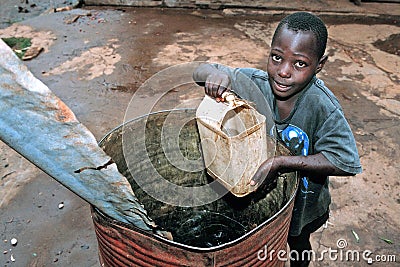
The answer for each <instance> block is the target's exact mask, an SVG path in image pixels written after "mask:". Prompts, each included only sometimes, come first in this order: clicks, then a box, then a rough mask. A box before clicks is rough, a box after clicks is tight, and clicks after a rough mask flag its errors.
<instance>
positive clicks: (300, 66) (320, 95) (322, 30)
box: [193, 12, 361, 266]
mask: <svg viewBox="0 0 400 267" xmlns="http://www.w3.org/2000/svg"><path fill="white" fill-rule="evenodd" d="M327 35H328V34H327V29H326V27H325V25H324V23H323V22H322V21H321V20H320V19H319V18H318V17H317V16H315V15H313V14H310V13H307V12H297V13H294V14H291V15H289V16H287V17H286V18H284V19H283V20H282V21H281V22H280V23H279V25H278V27H277V29H276V30H275V33H274V36H273V39H272V43H271V51H270V55H269V58H268V65H267V72H264V71H262V70H258V69H252V68H239V69H232V68H229V67H226V66H222V65H218V64H202V65H200V66H199V67H198V68H197V69H196V70H195V71H194V73H193V78H194V80H195V81H196V82H197V83H198V84H199V85H201V86H204V88H205V92H206V94H208V95H210V96H212V97H215V98H216V99H217V101H221V100H222V99H221V95H222V93H223V92H225V91H227V90H231V91H233V92H234V93H236V94H237V95H239V96H242V97H243V96H246V98H247V99H248V100H250V101H253V102H255V103H256V108H257V109H258V110H259V111H260V112H261V113H264V114H265V111H264V112H263V111H262V110H260V107H261V106H263V105H262V104H257V103H261V102H262V101H261V100H260V99H261V98H260V97H256V96H254V95H256V93H255V92H251V93H249V92H248V91H251V90H249V86H248V83H247V84H246V83H243V79H241V78H240V76H241V75H245V76H246V77H248V79H250V80H251V81H252V83H253V84H255V86H256V87H257V89H258V91H261V92H262V95H263V98H264V102H265V101H266V103H267V107H268V108H269V109H270V110H271V112H272V117H273V120H274V124H273V125H274V126H273V128H272V129H271V131H270V132H271V134H272V135H274V136H275V137H277V138H279V139H280V140H282V141H283V142H284V143H285V144H286V145H287V146H288V147H289V148H290V149H291V150H292V151H293V152H295V154H296V155H295V156H277V157H274V158H271V159H268V160H267V161H265V162H264V163H263V164H262V165H261V166H260V168H259V169H258V171H257V172H256V174H255V176H254V177H253V180H252V181H251V185H254V186H255V185H258V184H262V185H266V184H268V183H269V182H271V180H272V179H274V177H276V176H277V174H278V173H284V172H290V171H298V172H299V173H300V175H301V176H300V177H302V179H301V182H300V186H299V190H298V192H297V195H296V199H295V206H294V209H293V215H292V221H291V224H290V231H289V237H288V244H289V247H290V249H291V251H296V252H297V253H293V252H291V255H292V256H293V255H294V256H297V255H298V256H299V257H298V258H297V257H295V258H297V259H294V260H291V266H308V264H309V262H310V259H309V258H307V257H302V255H308V254H307V253H304V254H303V251H304V252H306V251H310V250H311V244H310V241H309V239H310V234H311V233H313V232H315V231H316V230H317V229H318V228H319V227H320V226H322V225H323V224H324V223H325V222H326V220H327V219H328V217H329V204H330V202H331V199H330V194H329V187H328V185H329V178H328V176H330V175H335V176H350V175H355V174H357V173H360V172H361V165H360V160H359V156H358V152H357V148H356V144H355V140H354V136H353V134H352V132H351V129H350V127H349V125H348V123H347V121H346V119H345V117H344V114H343V111H342V109H341V107H340V104H339V102H338V100H337V99H336V97H335V96H334V95H333V93H332V92H331V91H330V90H329V89H328V88H326V87H325V85H324V83H323V82H322V81H321V80H319V79H318V78H316V74H317V73H319V72H320V71H321V69H322V68H323V66H324V64H325V63H326V61H327V58H328V57H327V56H326V55H324V53H325V48H326V43H327ZM253 91H254V90H253ZM222 101H223V100H222ZM264 107H265V104H264Z"/></svg>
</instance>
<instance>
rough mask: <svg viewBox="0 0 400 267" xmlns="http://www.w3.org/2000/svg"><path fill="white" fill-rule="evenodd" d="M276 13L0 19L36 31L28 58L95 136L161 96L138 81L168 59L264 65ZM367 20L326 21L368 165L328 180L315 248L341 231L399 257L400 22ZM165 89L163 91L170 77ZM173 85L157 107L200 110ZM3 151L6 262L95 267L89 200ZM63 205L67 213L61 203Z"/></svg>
mask: <svg viewBox="0 0 400 267" xmlns="http://www.w3.org/2000/svg"><path fill="white" fill-rule="evenodd" d="M2 7H3V6H2ZM281 16H282V13H280V15H263V16H256V15H253V16H230V15H227V13H226V12H224V11H207V10H168V9H137V8H114V9H107V8H81V9H73V10H71V11H66V12H57V13H51V14H47V15H45V17H43V16H39V17H33V18H30V19H29V20H25V21H23V22H21V23H13V24H12V25H6V26H2V29H0V37H9V36H23V37H29V38H33V43H34V44H35V45H36V46H39V47H43V52H42V53H41V54H39V55H38V57H36V58H34V59H32V60H30V61H26V62H25V63H26V65H27V66H28V67H29V68H30V70H31V71H32V72H33V73H34V75H35V76H36V77H38V78H39V79H40V80H42V81H43V82H44V83H45V84H46V85H47V86H48V87H49V88H50V89H51V90H52V91H53V92H55V94H56V95H57V96H59V97H60V98H61V99H62V100H63V101H64V102H65V103H66V104H67V105H68V106H69V107H70V108H71V109H72V110H73V111H74V113H75V114H76V116H77V118H78V119H79V120H80V121H81V122H82V123H84V124H85V125H86V126H87V127H88V128H89V129H90V130H91V131H92V132H93V134H94V135H95V136H96V138H97V139H98V140H100V138H101V137H102V136H104V135H105V134H106V133H107V132H108V131H110V130H111V129H113V128H114V127H116V126H118V125H119V124H121V123H122V122H123V120H124V116H125V111H126V110H127V107H128V106H129V103H130V100H131V98H132V97H135V96H136V97H137V94H139V93H140V99H141V104H140V105H138V106H136V107H135V110H136V111H137V112H138V114H139V113H140V112H141V111H142V110H146V108H147V106H148V105H150V104H151V105H152V104H153V103H154V101H155V100H154V97H153V96H154V95H155V93H156V91H157V89H154V90H148V91H146V92H143V91H141V92H139V91H140V90H139V91H138V89H139V87H140V86H141V85H142V83H143V82H145V81H146V80H147V79H148V78H150V77H151V76H152V75H154V74H155V73H157V72H159V71H161V70H164V69H165V68H167V67H171V66H174V65H176V64H181V63H187V62H191V61H204V60H206V61H214V62H220V63H224V64H228V65H231V66H242V67H243V66H245V67H257V68H263V69H265V66H266V56H267V51H268V48H269V43H270V40H271V37H272V33H273V30H274V28H275V26H276V25H277V21H278V19H279V18H280V17H281ZM366 20H367V21H364V22H363V23H362V24H361V23H359V22H357V21H356V22H354V21H352V20H351V19H349V18H348V17H343V18H342V17H341V16H339V15H338V16H337V17H335V18H332V17H327V18H326V21H327V24H328V27H329V28H328V31H329V34H330V38H329V44H328V52H329V55H330V58H329V62H328V63H327V64H326V67H325V69H324V70H323V71H322V73H321V74H320V78H322V79H323V80H324V81H325V82H326V84H327V85H328V87H329V88H330V89H331V90H332V91H333V92H334V93H335V94H336V96H337V97H338V98H339V100H340V101H341V104H342V106H343V109H344V111H345V114H346V116H347V118H348V121H349V123H350V125H351V127H352V129H353V131H354V134H355V137H356V140H357V145H358V149H359V153H360V156H361V162H362V165H363V168H364V171H363V173H362V174H360V175H357V176H355V177H332V179H331V192H332V198H333V203H332V205H331V218H330V219H329V223H328V224H327V225H326V227H323V228H321V229H320V230H319V231H318V232H317V233H316V234H314V235H313V237H312V241H313V247H314V248H315V250H316V252H317V253H322V251H324V250H327V249H329V248H331V249H337V242H338V240H340V239H343V240H345V241H346V244H347V246H346V248H345V249H348V250H357V251H360V252H362V251H365V250H370V251H372V252H373V255H397V264H398V262H399V261H400V234H399V229H400V212H399V211H400V194H399V192H400V182H399V175H398V172H399V166H400V160H399V158H400V152H399V151H400V145H399V144H400V137H399V132H400V123H399V116H400V102H399V101H400V94H399V92H400V82H399V81H400V73H399V71H398V70H399V64H400V59H399V47H398V44H399V34H400V25H399V20H389V21H386V22H385V20H381V21H379V22H376V21H375V20H372V22H371V23H368V17H367V18H366ZM178 74H179V73H177V76H178ZM172 76H173V75H170V76H168V78H172ZM159 86H160V88H161V87H164V86H165V87H168V86H169V85H168V79H166V81H165V84H164V83H161V84H160V85H159ZM189 87H190V88H194V87H195V86H193V85H190V86H189ZM171 89H173V90H171V91H169V93H168V94H166V96H165V98H163V99H162V101H161V102H162V103H161V104H160V103H159V104H158V105H155V108H157V109H164V108H173V107H176V106H181V105H187V106H194V107H195V106H196V105H197V104H198V99H199V97H201V96H202V91H201V89H198V90H195V91H194V92H193V91H191V93H187V92H186V91H185V93H180V91H179V88H178V87H177V88H171ZM0 151H1V154H0V155H1V156H0V179H1V181H0V214H1V217H0V253H1V254H0V264H1V265H2V266H98V265H99V262H98V254H97V253H98V252H97V241H96V236H95V233H94V229H93V226H92V222H91V218H90V209H89V206H88V204H87V203H85V202H84V201H82V200H81V199H79V198H78V197H77V196H75V195H73V194H72V193H71V192H69V191H68V190H67V189H65V188H64V187H63V186H62V185H60V184H58V183H57V182H55V181H54V180H52V179H51V178H50V177H48V176H47V175H46V174H44V173H43V172H42V171H41V170H38V169H37V168H36V167H35V166H33V165H32V164H30V163H29V162H27V161H26V160H25V159H24V158H22V157H21V156H20V155H18V154H16V153H15V152H14V151H13V150H11V149H10V148H9V147H8V146H7V145H5V144H3V143H0ZM60 203H63V204H64V208H63V209H59V208H58V205H59V204H60ZM352 230H353V231H354V232H355V233H357V235H358V237H359V240H358V241H357V240H356V238H355V235H354V234H353V232H352ZM12 238H17V239H18V243H17V245H16V246H12V245H11V244H10V240H11V239H12ZM382 239H390V240H391V241H393V244H389V243H390V242H389V243H388V242H385V241H384V240H382ZM319 255H320V254H319ZM12 259H13V260H14V261H12ZM361 261H363V260H362V259H361ZM313 265H314V266H327V265H329V266H363V265H365V262H364V263H361V262H354V261H340V260H330V259H329V258H328V257H326V258H325V260H324V261H315V262H314V263H313ZM374 265H376V266H395V265H396V264H394V263H375V264H374Z"/></svg>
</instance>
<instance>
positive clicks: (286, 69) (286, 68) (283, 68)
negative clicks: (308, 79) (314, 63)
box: [278, 63, 291, 78]
mask: <svg viewBox="0 0 400 267" xmlns="http://www.w3.org/2000/svg"><path fill="white" fill-rule="evenodd" d="M278 75H279V76H280V77H282V78H290V76H291V71H290V64H288V63H286V64H285V63H284V64H281V65H280V67H279V69H278Z"/></svg>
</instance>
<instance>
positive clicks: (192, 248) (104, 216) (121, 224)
mask: <svg viewBox="0 0 400 267" xmlns="http://www.w3.org/2000/svg"><path fill="white" fill-rule="evenodd" d="M195 110H196V109H195V108H178V109H168V110H160V111H156V112H151V113H148V114H144V115H141V116H139V117H136V118H134V119H130V120H128V121H126V122H124V123H122V124H120V125H119V126H117V127H115V128H113V129H112V130H110V131H109V132H108V133H107V134H106V135H105V136H104V137H103V138H101V140H100V141H99V142H98V144H99V146H101V145H102V144H103V143H104V141H105V140H106V139H107V138H108V137H109V136H110V135H111V134H112V133H113V132H114V131H116V130H118V129H120V128H122V127H124V126H125V125H127V124H129V123H132V122H134V121H139V120H141V119H143V118H145V117H149V116H151V115H157V114H160V113H170V112H172V111H185V112H188V111H195ZM194 119H195V118H194ZM277 141H278V142H280V143H282V142H281V141H280V140H277ZM282 144H283V143H282ZM285 148H287V147H286V146H285ZM287 149H288V148H287ZM288 150H289V149H288ZM289 153H290V154H293V153H292V151H290V150H289ZM293 173H295V179H296V185H295V189H294V191H293V193H292V195H291V196H290V198H289V200H288V201H287V202H286V203H285V205H284V206H283V207H282V208H281V209H279V211H278V212H276V213H275V214H274V215H273V216H272V217H270V218H268V219H267V220H266V221H264V222H262V223H261V224H260V225H258V226H257V227H255V228H254V229H252V230H250V231H249V232H247V233H245V234H244V235H242V236H240V237H239V238H237V239H235V240H232V241H229V242H227V243H224V244H221V245H218V246H213V247H210V248H203V247H196V246H190V245H186V244H182V243H178V242H176V241H173V240H169V239H167V238H165V237H163V236H160V235H157V234H154V233H150V232H148V231H146V230H144V229H141V228H139V227H137V226H134V225H132V224H128V223H125V222H121V221H118V220H115V219H113V218H111V217H110V216H108V215H107V214H105V213H103V212H101V211H100V210H99V209H98V208H96V207H95V206H93V205H91V211H92V212H94V213H97V214H99V215H100V216H101V217H102V219H104V220H105V221H106V222H107V223H109V224H115V225H117V226H119V227H125V228H127V229H129V230H132V231H136V232H139V233H141V234H143V235H146V236H147V237H149V238H152V239H156V240H157V241H161V242H164V243H167V244H168V245H173V246H175V247H178V248H182V249H186V250H190V251H193V252H214V251H217V250H221V249H225V248H228V247H232V246H234V245H236V244H238V243H240V242H243V241H244V240H246V239H247V238H249V237H250V236H251V235H253V234H255V233H256V232H258V231H259V230H261V228H263V227H264V226H265V225H266V224H269V223H270V222H272V221H274V220H275V219H277V217H278V216H279V215H281V214H282V213H283V212H284V211H285V210H286V209H288V208H289V206H290V205H291V204H292V202H293V201H294V198H295V197H296V194H297V190H298V186H299V182H300V179H299V173H298V172H293ZM139 202H140V201H139ZM149 218H150V217H149ZM150 219H151V218H150ZM151 220H152V219H151Z"/></svg>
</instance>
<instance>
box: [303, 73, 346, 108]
mask: <svg viewBox="0 0 400 267" xmlns="http://www.w3.org/2000/svg"><path fill="white" fill-rule="evenodd" d="M305 94H306V95H312V96H318V97H319V98H321V99H320V101H318V102H320V104H323V105H324V106H331V107H332V109H337V108H338V109H342V107H341V106H340V103H339V100H338V99H337V98H336V96H335V95H334V93H333V92H332V91H331V90H330V89H329V88H328V87H327V86H326V85H325V83H324V81H323V80H321V79H319V78H317V77H314V79H313V81H312V84H311V86H310V88H309V89H308V90H307V91H306V92H305ZM313 102H316V101H313Z"/></svg>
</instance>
